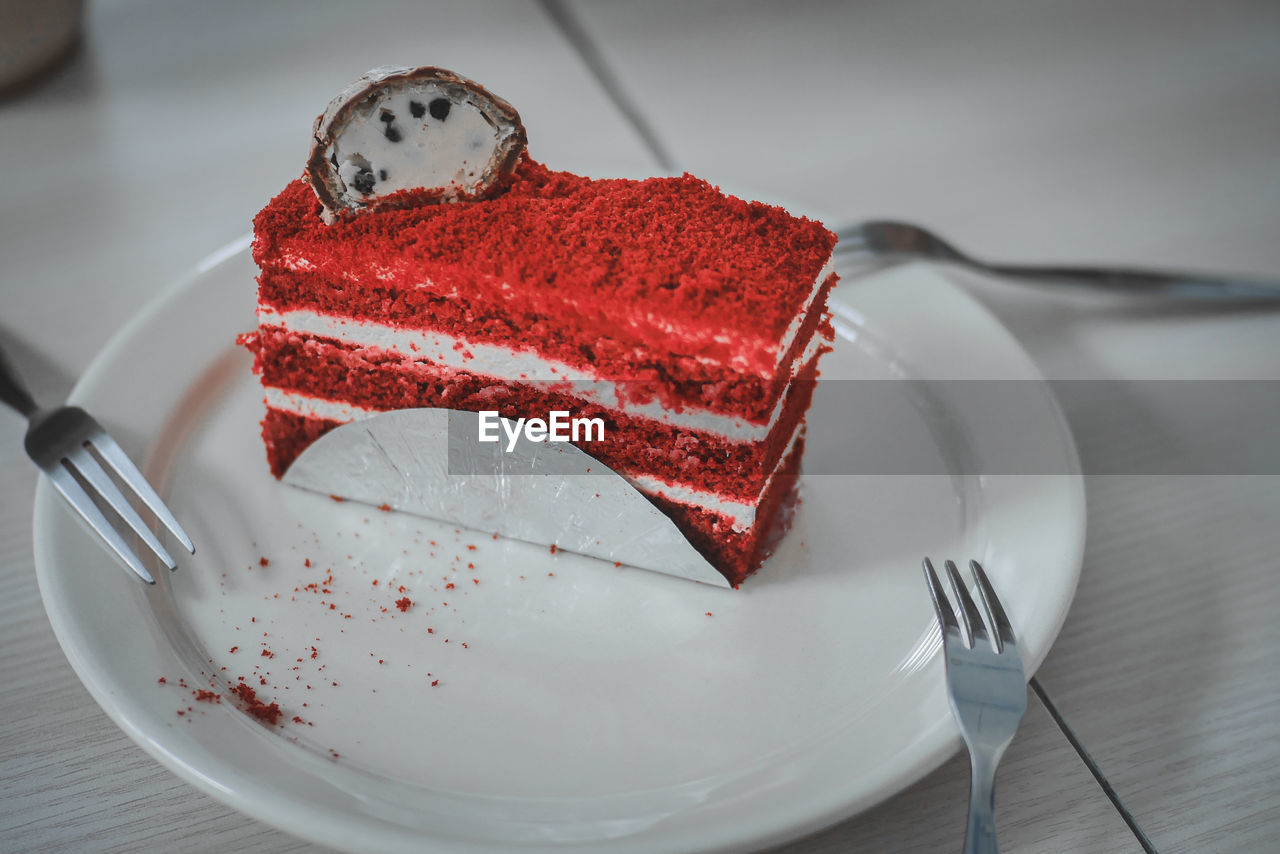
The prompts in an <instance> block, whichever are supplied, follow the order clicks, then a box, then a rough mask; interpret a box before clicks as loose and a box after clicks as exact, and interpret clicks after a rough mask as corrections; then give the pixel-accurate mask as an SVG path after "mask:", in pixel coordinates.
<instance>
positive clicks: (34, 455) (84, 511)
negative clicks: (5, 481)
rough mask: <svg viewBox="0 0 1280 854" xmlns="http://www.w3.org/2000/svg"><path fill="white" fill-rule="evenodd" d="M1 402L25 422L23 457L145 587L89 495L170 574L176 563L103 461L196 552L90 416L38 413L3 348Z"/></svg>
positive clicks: (71, 409)
mask: <svg viewBox="0 0 1280 854" xmlns="http://www.w3.org/2000/svg"><path fill="white" fill-rule="evenodd" d="M0 400H3V401H4V402H5V403H7V404H8V405H9V406H11V407H12V408H13V409H15V410H17V411H18V412H20V413H21V414H22V415H24V416H26V418H27V435H26V438H25V440H24V444H25V445H26V449H27V456H29V457H31V459H32V460H34V461H35V464H36V465H38V466H39V467H40V468H41V469H42V470H43V471H44V473H45V474H46V475H48V476H49V480H50V481H52V482H53V485H54V487H56V488H57V490H58V491H59V492H60V493H62V497H63V498H65V499H67V502H68V503H70V504H71V507H72V508H73V509H74V510H75V511H76V512H77V513H79V514H80V517H81V518H82V519H84V521H85V522H87V523H88V524H89V527H90V528H92V529H93V530H94V531H95V532H96V533H97V534H98V536H100V537H101V538H102V539H103V540H104V541H105V542H106V544H107V545H108V546H110V547H111V550H112V551H114V552H115V553H116V554H117V555H118V556H119V557H120V559H121V560H123V561H124V562H125V565H126V566H128V567H129V569H131V570H133V572H134V573H135V574H136V575H137V576H138V577H139V578H141V579H142V580H143V581H145V582H147V583H148V584H155V579H154V578H152V577H151V573H150V572H148V571H147V568H146V566H144V565H143V563H142V560H141V559H140V558H139V557H138V555H137V554H135V553H134V551H133V550H132V549H131V548H129V546H128V544H127V543H125V541H124V538H123V537H122V536H121V535H120V533H119V532H118V531H117V530H116V529H115V528H114V527H113V526H112V525H111V523H110V522H108V521H107V517H106V516H105V515H103V513H102V511H101V510H99V509H98V506H97V504H95V503H94V499H93V496H95V495H96V496H97V497H98V498H100V499H101V500H102V501H103V502H105V503H106V504H107V506H109V507H110V508H111V509H112V511H113V512H114V513H115V514H116V515H118V516H119V517H120V519H121V520H122V521H123V522H124V523H125V524H126V525H127V526H128V527H129V529H130V530H132V531H133V533H135V534H137V535H138V537H139V538H140V539H141V540H142V541H143V542H144V543H146V544H147V547H148V548H150V549H151V551H152V552H153V553H154V554H155V556H156V557H158V558H159V559H160V561H161V562H162V563H163V564H164V565H165V566H167V567H169V569H171V570H172V569H176V568H177V566H178V564H177V562H176V561H175V560H174V559H173V557H172V556H171V555H170V554H169V552H168V551H167V550H166V549H165V547H164V546H163V545H162V544H161V543H160V539H159V538H158V537H157V536H156V535H155V534H154V533H153V532H152V530H151V529H150V528H148V527H147V525H146V523H145V522H143V521H142V517H141V516H139V515H138V513H137V512H136V511H135V510H134V509H133V506H132V505H131V504H130V503H129V500H128V499H127V498H125V496H124V494H123V493H122V492H121V491H120V489H119V488H118V487H117V486H116V484H115V483H114V482H113V481H112V479H111V477H110V476H109V475H108V474H107V472H106V469H104V468H103V463H105V464H106V466H107V467H108V468H110V469H111V470H112V471H113V472H114V473H115V475H116V476H117V477H118V478H119V479H120V482H121V483H122V484H124V485H125V486H126V487H127V488H128V489H130V490H131V491H132V492H133V494H134V495H135V496H136V497H137V498H138V499H139V500H141V501H142V503H143V504H145V505H146V506H147V508H148V509H150V510H151V512H152V513H153V514H154V515H155V517H156V518H157V519H159V520H160V522H161V523H162V524H163V525H164V526H165V527H166V528H168V529H169V532H170V533H171V534H173V536H174V537H176V538H177V540H178V541H179V542H181V543H182V545H183V547H184V548H186V550H187V551H188V552H190V553H192V554H195V550H196V549H195V546H193V545H192V544H191V538H190V537H188V536H187V533H186V531H184V530H182V526H181V525H179V524H178V520H177V519H175V518H174V517H173V514H172V513H171V512H169V508H168V507H166V506H165V505H164V502H163V501H161V500H160V496H159V495H156V492H155V490H154V489H152V488H151V485H150V484H149V483H147V480H146V478H144V477H143V476H142V472H140V471H138V468H137V466H135V465H134V464H133V463H132V462H131V461H130V460H129V458H128V457H127V456H126V455H125V453H124V451H122V450H120V446H119V445H117V444H116V441H115V440H114V439H112V438H111V436H109V435H108V434H107V432H106V431H105V430H103V429H102V427H101V426H100V425H99V424H98V422H97V421H94V420H93V418H92V417H91V416H90V415H89V413H87V412H85V411H84V410H83V409H81V408H80V407H78V406H60V407H57V408H56V409H41V408H40V407H39V406H37V405H36V402H35V400H34V399H33V398H32V397H31V395H30V393H29V392H28V391H27V390H26V388H25V387H24V386H23V385H22V382H21V380H19V379H18V376H17V374H16V373H15V372H14V370H13V367H12V366H11V365H10V364H9V360H8V359H7V358H6V357H5V355H4V351H2V350H0ZM99 460H101V462H99Z"/></svg>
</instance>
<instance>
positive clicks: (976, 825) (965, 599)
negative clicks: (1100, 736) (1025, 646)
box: [924, 558, 1027, 854]
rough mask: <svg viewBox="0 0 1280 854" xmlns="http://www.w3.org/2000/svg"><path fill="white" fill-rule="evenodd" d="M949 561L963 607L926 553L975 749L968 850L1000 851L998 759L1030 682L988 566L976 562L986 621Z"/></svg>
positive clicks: (968, 740) (955, 690)
mask: <svg viewBox="0 0 1280 854" xmlns="http://www.w3.org/2000/svg"><path fill="white" fill-rule="evenodd" d="M945 566H946V569H947V578H948V579H949V580H950V582H951V589H952V592H953V594H954V596H955V600H956V601H957V602H959V603H960V607H959V609H958V610H953V609H952V607H951V605H950V604H948V602H947V595H946V593H945V592H944V591H943V588H942V583H941V582H940V581H939V580H938V574H937V573H936V572H934V571H933V564H932V563H930V562H929V559H928V558H925V559H924V574H925V578H926V579H927V580H928V582H929V592H930V594H932V596H933V608H934V610H935V611H936V612H937V614H938V623H939V625H940V626H941V628H942V649H943V657H944V658H945V660H946V664H947V690H948V693H949V694H950V697H951V711H952V713H953V714H954V715H955V719H956V723H958V724H959V725H960V736H961V737H962V738H963V739H964V743H965V746H966V747H968V748H969V823H968V827H967V829H966V830H965V834H964V850H965V854H994V852H997V851H999V846H998V845H997V844H996V821H995V787H996V765H998V764H999V762H1000V757H1001V756H1003V755H1004V750H1005V748H1006V747H1008V746H1009V742H1010V741H1012V740H1013V734H1014V733H1015V732H1016V731H1017V729H1018V722H1019V721H1021V720H1022V714H1023V712H1025V711H1026V710H1027V680H1026V678H1025V677H1024V676H1023V673H1022V658H1021V657H1020V656H1019V655H1018V643H1017V641H1016V640H1015V639H1014V636H1013V626H1012V625H1010V623H1009V617H1008V615H1007V614H1005V611H1004V608H1003V607H1002V606H1001V605H1000V600H999V598H997V597H996V591H995V588H993V587H992V586H991V581H990V580H989V579H988V578H987V574H986V573H985V572H984V571H983V569H982V566H981V565H980V564H979V563H978V562H977V561H976V560H971V561H969V568H970V569H971V570H972V571H973V576H974V578H975V579H976V581H977V583H978V584H977V589H978V598H979V599H980V600H981V601H982V607H983V611H984V612H985V620H984V616H983V614H980V613H979V612H978V606H977V605H975V604H974V602H973V597H972V596H970V595H969V590H968V589H967V587H966V586H965V583H964V581H963V580H962V579H961V578H960V572H959V571H958V570H957V569H956V565H955V564H954V563H953V562H952V561H947V562H946V564H945ZM957 615H958V616H957Z"/></svg>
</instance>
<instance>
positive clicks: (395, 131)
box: [382, 125, 401, 142]
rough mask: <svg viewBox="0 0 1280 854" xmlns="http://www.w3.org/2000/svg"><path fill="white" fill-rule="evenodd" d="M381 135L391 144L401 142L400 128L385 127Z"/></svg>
mask: <svg viewBox="0 0 1280 854" xmlns="http://www.w3.org/2000/svg"><path fill="white" fill-rule="evenodd" d="M382 135H383V136H385V137H386V138H387V139H389V140H391V141H392V142H399V141H400V140H401V136H400V128H398V127H396V126H395V125H387V127H386V130H384V131H383V132H382Z"/></svg>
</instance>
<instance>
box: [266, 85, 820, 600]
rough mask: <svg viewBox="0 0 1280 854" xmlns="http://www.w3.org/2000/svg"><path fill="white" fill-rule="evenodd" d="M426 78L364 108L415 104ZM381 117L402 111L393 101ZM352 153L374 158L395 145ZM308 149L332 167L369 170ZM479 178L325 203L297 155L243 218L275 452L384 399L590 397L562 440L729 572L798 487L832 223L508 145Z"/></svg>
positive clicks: (282, 463) (487, 406) (753, 551)
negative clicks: (594, 430)
mask: <svg viewBox="0 0 1280 854" xmlns="http://www.w3.org/2000/svg"><path fill="white" fill-rule="evenodd" d="M418 71H419V72H421V71H422V70H418ZM428 71H438V70H436V69H428ZM362 79H363V78H362ZM421 79H422V78H421V76H419V78H415V82H414V83H413V85H415V86H418V87H419V88H418V89H410V90H408V92H407V93H406V92H405V91H403V90H401V91H399V92H392V93H391V95H386V94H385V91H386V90H382V91H383V92H384V95H383V100H382V101H380V102H378V103H377V104H375V105H374V108H376V109H380V110H382V111H383V113H382V114H381V115H384V116H385V114H386V113H387V112H392V113H396V107H395V105H396V104H397V103H399V102H397V101H395V100H394V97H399V98H400V100H402V101H406V104H409V105H411V104H414V103H418V104H421V105H422V106H424V107H425V103H423V102H424V101H427V96H429V95H431V94H432V93H431V92H430V91H428V92H426V93H425V94H423V93H422V91H421V86H422V85H424V84H422V83H421ZM454 79H457V80H461V78H454ZM464 82H466V81H464ZM432 85H434V84H432ZM471 85H474V84H471ZM486 94H487V93H486ZM393 96H394V97H393ZM369 97H370V96H368V95H367V93H365V92H364V91H362V92H360V93H358V94H357V96H356V97H355V101H356V102H363V101H368V100H369ZM464 97H465V96H459V97H458V99H457V100H458V103H462V101H463V99H464ZM415 98H416V99H417V100H416V101H415V100H414V99H415ZM348 100H351V97H350V96H348ZM428 103H432V102H429V101H428ZM500 103H503V104H505V102H500ZM387 105H391V106H390V107H388V106H387ZM408 109H409V110H410V111H411V113H413V112H416V111H415V110H414V108H413V107H412V106H409V107H408ZM461 109H462V108H461V107H459V108H457V110H461ZM457 110H455V112H456V111H457ZM332 112H333V109H332V106H331V109H330V111H329V112H328V113H326V116H327V115H329V114H330V113H332ZM441 112H444V113H446V114H447V113H448V112H449V111H448V110H444V109H443V108H439V107H438V106H437V107H436V108H434V112H433V113H432V114H431V115H435V114H437V113H441ZM512 113H514V111H512ZM370 114H371V115H372V113H370ZM422 118H424V119H427V118H429V116H426V115H424V116H422ZM324 119H325V116H322V117H321V121H320V122H318V123H317V127H318V129H319V128H320V125H321V122H323V120H324ZM370 121H371V122H372V121H374V120H373V119H371V120H370ZM378 121H381V122H382V123H383V124H384V125H385V126H386V127H388V128H391V127H396V128H399V127H400V123H401V121H402V119H401V113H396V114H395V115H394V116H393V118H392V120H390V121H388V120H387V119H385V118H381V119H378ZM446 121H447V119H446ZM515 122H516V125H517V126H518V123H519V122H518V117H517V118H516V119H515ZM424 127H425V128H426V131H424V132H428V131H430V130H431V126H430V125H429V123H428V124H427V125H424ZM415 129H416V126H413V127H409V128H407V129H406V130H403V131H401V130H397V132H396V134H395V135H396V136H403V135H404V134H406V133H409V132H412V131H414V130H415ZM519 133H520V135H521V137H522V135H523V129H522V128H520V131H519ZM366 136H367V135H366ZM495 136H496V137H497V138H502V131H501V129H497V128H495ZM387 138H388V139H390V136H388V137H387ZM328 142H329V143H330V144H331V143H332V139H329V140H328ZM325 145H326V137H325V136H324V135H323V134H320V133H318V134H317V147H318V148H320V149H321V150H322V151H323V150H324V146H325ZM495 150H497V149H495ZM356 156H358V157H359V158H360V162H361V163H363V164H365V165H363V166H361V167H360V168H361V169H366V171H370V172H374V171H375V170H377V169H378V168H379V167H378V163H379V162H390V161H388V160H386V159H385V157H384V159H383V160H381V161H379V160H378V159H377V158H378V157H383V155H379V154H376V153H369V152H368V151H362V152H359V153H358V154H357V155H356ZM503 156H504V157H505V156H506V155H505V154H504V155H503ZM495 157H496V155H495ZM319 160H320V162H323V163H328V164H330V165H331V166H332V167H333V168H332V169H330V174H329V176H328V179H329V180H330V183H334V182H336V183H337V184H338V185H341V181H340V180H339V179H338V178H334V177H333V176H334V175H341V174H342V171H343V169H345V170H346V174H348V175H351V174H363V173H353V172H352V167H351V165H350V163H349V162H348V160H342V159H340V158H337V157H335V156H333V155H331V154H330V155H325V156H323V157H321V158H319ZM335 161H338V162H335ZM312 162H313V164H314V163H315V162H317V158H316V157H315V156H313V159H312ZM493 162H497V161H493ZM339 163H342V164H346V165H345V166H339ZM458 174H462V173H461V172H459V173H458ZM494 176H495V177H494V179H493V180H492V181H491V182H490V183H489V185H488V186H486V187H484V188H482V192H478V193H477V192H471V191H470V188H464V191H461V192H451V191H450V190H447V189H446V190H441V189H440V188H428V189H429V190H430V191H429V192H427V193H425V194H417V195H415V194H414V192H413V191H402V190H395V191H393V192H391V193H389V194H388V195H387V196H385V197H377V196H376V194H375V193H366V194H365V195H366V196H368V197H369V198H368V199H367V200H366V203H365V204H363V205H361V206H360V209H359V210H352V209H350V206H348V207H347V208H342V207H341V206H340V205H335V206H336V207H337V208H338V209H337V210H332V209H331V208H330V206H329V205H330V202H331V201H332V198H333V196H332V194H331V197H330V199H329V200H328V201H325V203H324V204H322V200H323V199H324V198H325V197H324V194H323V193H321V192H319V191H318V190H316V184H317V182H316V178H315V175H314V174H311V175H310V176H309V177H310V178H311V186H308V183H307V181H305V180H299V181H295V182H293V183H292V184H290V185H289V186H288V187H286V188H285V189H284V191H283V192H282V193H281V194H280V195H279V196H277V197H276V198H275V199H273V200H272V201H271V203H270V204H269V205H267V207H266V208H265V209H264V210H263V211H262V212H261V213H260V214H259V215H258V216H257V218H256V219H255V221H254V244H253V254H254V259H255V261H256V262H257V263H258V265H259V267H260V269H261V275H260V276H259V279H258V282H259V294H258V319H259V328H258V330H257V332H256V333H255V334H254V335H252V336H249V343H250V346H251V348H252V349H253V350H254V352H255V353H256V360H255V370H256V371H257V372H258V373H259V374H260V375H261V378H262V383H263V386H264V388H265V391H266V404H267V416H266V419H265V421H264V423H263V436H264V439H265V440H266V446H267V457H268V461H269V463H270V466H271V470H272V472H273V473H274V474H275V475H276V476H277V477H279V476H281V475H282V474H283V473H284V471H285V470H286V469H287V467H288V466H289V464H290V463H291V462H292V461H293V460H294V459H295V458H296V457H297V455H298V454H299V453H301V451H302V450H303V449H305V448H306V447H307V445H309V444H310V443H311V442H312V441H314V440H315V439H316V438H317V437H319V436H320V435H322V434H323V433H324V432H325V431H327V430H329V429H331V428H333V427H334V426H336V425H338V424H342V423H345V422H348V421H351V420H354V419H358V418H361V417H364V416H367V415H371V414H374V413H377V412H381V411H387V410H391V409H399V408H408V407H443V408H449V409H460V410H469V411H495V410H496V411H497V412H499V413H500V414H501V415H502V416H504V417H508V418H528V417H532V416H538V417H541V418H546V417H547V415H548V413H549V412H552V411H555V410H566V411H569V412H571V413H572V414H573V416H574V417H591V418H600V419H601V420H602V421H603V422H604V425H605V430H604V437H603V438H602V439H599V438H597V440H596V441H591V442H584V443H582V444H580V445H579V447H581V448H582V450H584V451H586V452H587V453H589V454H591V455H592V456H594V457H596V458H597V459H599V460H601V461H602V462H603V463H605V464H606V465H608V466H609V467H610V468H612V469H613V470H615V471H617V472H618V473H619V474H621V475H623V476H624V477H626V478H628V480H630V481H631V483H632V484H633V485H634V486H635V487H636V488H637V489H638V490H640V492H642V493H643V494H645V495H646V496H647V497H649V498H650V500H651V501H653V502H654V503H655V504H656V505H657V506H658V507H660V508H661V509H662V510H663V511H664V512H666V513H667V514H668V515H669V516H670V517H671V518H672V519H673V521H674V522H675V523H676V525H677V526H678V527H679V528H680V529H681V530H682V531H683V532H684V533H685V534H686V536H687V537H688V538H689V540H690V542H691V543H692V544H693V545H694V546H695V547H696V548H697V549H698V550H699V551H700V552H701V553H702V554H703V555H704V556H705V557H706V558H707V559H708V560H709V561H710V562H711V564H712V565H714V566H715V567H716V568H717V569H719V570H720V571H721V572H722V573H723V574H724V575H725V577H726V578H727V579H728V580H729V581H730V582H731V583H733V584H735V585H736V584H738V583H740V582H741V581H742V580H743V579H744V578H746V577H747V575H749V574H750V573H751V572H752V571H754V570H755V569H756V568H757V567H758V566H759V565H760V563H761V562H762V561H763V559H764V558H765V556H766V555H767V551H768V549H769V548H770V547H771V544H772V542H773V538H776V537H777V536H780V534H781V532H782V531H783V530H784V529H785V525H786V524H787V517H788V514H789V508H790V505H791V504H792V503H793V500H794V494H793V493H794V488H795V484H796V473H797V471H798V467H799V461H800V457H801V454H802V452H803V446H804V414H805V411H806V410H807V409H808V406H809V402H810V398H811V395H812V391H813V384H814V380H815V379H816V377H817V366H818V360H819V358H820V356H821V355H822V353H823V352H825V351H826V350H828V349H829V347H828V346H827V342H828V341H829V340H830V337H831V331H830V326H829V324H828V323H827V322H826V302H827V296H828V294H829V292H830V290H831V288H832V287H833V285H834V284H835V280H836V277H835V275H834V274H833V273H832V272H831V266H830V258H831V254H832V249H833V247H834V244H835V236H834V235H833V234H831V232H829V231H827V230H826V229H825V228H823V227H822V225H821V224H819V223H816V222H813V221H811V220H807V219H803V218H798V217H794V216H791V215H790V214H788V213H787V212H786V211H784V210H782V209H780V208H777V207H771V206H768V205H764V204H760V203H755V202H745V201H742V200H740V199H736V198H733V197H731V196H727V195H724V194H723V193H721V192H720V191H719V190H718V189H717V188H715V187H713V186H711V185H709V184H707V183H706V182H704V181H702V180H699V179H697V178H694V177H692V176H690V175H684V176H682V177H678V178H651V179H648V180H643V181H633V180H621V179H618V180H613V179H610V180H592V179H588V178H583V177H580V176H577V175H572V174H569V173H567V172H556V171H551V170H549V169H547V168H546V167H544V166H542V165H541V164H539V163H537V162H535V161H532V160H530V159H529V158H528V157H527V155H524V154H521V155H520V156H519V157H518V158H514V159H512V160H511V161H510V162H509V164H508V163H507V162H506V161H503V162H502V163H500V164H499V167H498V169H497V170H496V172H495V173H494ZM365 186H368V185H367V182H366V184H365ZM451 186H453V185H451ZM477 186H478V185H477ZM454 189H456V187H454ZM357 195H358V193H357ZM442 197H443V198H447V199H448V200H446V201H443V202H441V201H440V199H441V198H442ZM437 202H439V203H437ZM326 220H329V221H328V222H327V221H326Z"/></svg>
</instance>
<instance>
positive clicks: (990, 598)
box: [969, 560, 1015, 652]
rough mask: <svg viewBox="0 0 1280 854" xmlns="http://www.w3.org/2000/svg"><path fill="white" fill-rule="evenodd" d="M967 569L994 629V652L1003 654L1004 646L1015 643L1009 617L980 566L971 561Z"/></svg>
mask: <svg viewBox="0 0 1280 854" xmlns="http://www.w3.org/2000/svg"><path fill="white" fill-rule="evenodd" d="M969 569H970V570H971V571H972V572H973V577H974V578H976V579H977V580H978V598H980V599H981V600H982V607H983V608H984V609H986V612H987V616H988V617H989V618H990V620H991V625H992V626H994V627H995V635H996V651H997V652H1004V647H1005V644H1013V643H1015V641H1014V635H1013V624H1012V623H1010V622H1009V615H1008V614H1006V613H1005V612H1004V606H1003V605H1001V604H1000V597H999V596H997V595H996V589H995V587H993V586H991V579H989V578H987V572H986V570H984V569H983V568H982V564H980V563H978V562H977V561H976V560H971V561H969Z"/></svg>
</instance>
